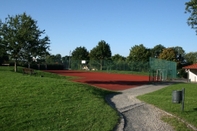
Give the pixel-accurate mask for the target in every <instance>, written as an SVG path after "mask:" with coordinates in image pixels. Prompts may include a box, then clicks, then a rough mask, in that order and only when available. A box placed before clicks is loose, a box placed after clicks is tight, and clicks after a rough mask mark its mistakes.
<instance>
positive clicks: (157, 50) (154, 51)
mask: <svg viewBox="0 0 197 131" xmlns="http://www.w3.org/2000/svg"><path fill="white" fill-rule="evenodd" d="M163 49H165V47H164V46H163V45H161V44H159V45H156V46H155V47H153V48H152V49H151V57H154V58H158V56H159V55H160V53H161V52H162V51H163Z"/></svg>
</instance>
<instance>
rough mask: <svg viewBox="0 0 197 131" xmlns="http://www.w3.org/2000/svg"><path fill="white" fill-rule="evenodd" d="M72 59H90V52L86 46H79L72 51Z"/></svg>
mask: <svg viewBox="0 0 197 131" xmlns="http://www.w3.org/2000/svg"><path fill="white" fill-rule="evenodd" d="M72 60H89V52H88V50H87V49H86V48H85V47H81V46H80V47H77V48H76V49H75V50H73V52H72Z"/></svg>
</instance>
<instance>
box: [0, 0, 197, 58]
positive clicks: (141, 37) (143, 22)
mask: <svg viewBox="0 0 197 131" xmlns="http://www.w3.org/2000/svg"><path fill="white" fill-rule="evenodd" d="M188 1H189V0H0V3H1V4H0V19H1V20H2V21H3V22H4V21H5V18H6V17H8V15H10V16H15V15H18V14H22V13H24V12H26V14H27V15H30V16H31V17H32V18H33V19H34V20H36V21H37V25H38V26H39V29H40V30H45V32H46V33H45V35H47V36H49V38H50V42H51V44H50V49H51V51H50V53H51V54H53V55H56V54H61V55H62V56H66V55H70V52H72V51H73V50H75V49H76V48H77V47H85V48H86V49H87V50H88V51H90V50H92V49H93V48H94V47H96V46H97V45H98V42H99V41H101V40H104V41H105V42H107V43H108V44H109V45H110V48H111V52H112V55H115V54H119V55H122V56H125V57H127V56H129V53H130V50H131V49H132V47H134V46H135V45H140V44H143V45H144V46H145V47H146V48H153V47H154V46H156V45H158V44H161V45H163V46H164V47H166V48H168V47H175V46H180V47H182V48H183V49H184V50H185V53H189V52H196V51H197V46H196V42H197V35H196V32H195V30H194V29H191V27H190V26H188V24H187V18H188V17H189V15H190V14H188V13H185V2H188Z"/></svg>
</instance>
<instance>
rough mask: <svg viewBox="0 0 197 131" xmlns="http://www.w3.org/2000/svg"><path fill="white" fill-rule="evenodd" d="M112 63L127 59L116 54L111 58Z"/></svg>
mask: <svg viewBox="0 0 197 131" xmlns="http://www.w3.org/2000/svg"><path fill="white" fill-rule="evenodd" d="M111 59H112V61H124V60H126V58H125V57H124V56H121V55H119V54H115V55H114V56H112V57H111Z"/></svg>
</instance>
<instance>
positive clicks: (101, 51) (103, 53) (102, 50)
mask: <svg viewBox="0 0 197 131" xmlns="http://www.w3.org/2000/svg"><path fill="white" fill-rule="evenodd" d="M111 54H112V53H111V49H110V45H109V44H108V43H106V42H105V41H104V40H101V41H99V42H98V45H97V46H96V47H94V48H93V49H92V50H91V51H90V59H92V60H97V61H99V62H98V64H99V65H100V70H102V68H103V61H104V60H108V59H110V58H111Z"/></svg>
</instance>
